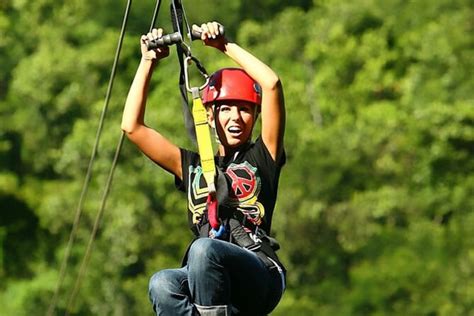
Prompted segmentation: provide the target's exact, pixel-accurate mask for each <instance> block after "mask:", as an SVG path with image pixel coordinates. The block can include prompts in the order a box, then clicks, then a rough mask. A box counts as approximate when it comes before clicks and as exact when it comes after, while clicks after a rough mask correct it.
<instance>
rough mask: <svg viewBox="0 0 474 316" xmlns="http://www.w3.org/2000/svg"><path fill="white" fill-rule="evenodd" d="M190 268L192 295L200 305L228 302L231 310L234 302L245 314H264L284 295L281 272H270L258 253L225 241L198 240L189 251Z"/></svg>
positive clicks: (207, 305) (215, 304)
mask: <svg viewBox="0 0 474 316" xmlns="http://www.w3.org/2000/svg"><path fill="white" fill-rule="evenodd" d="M187 268H188V277H189V288H190V291H191V297H192V298H193V301H194V303H195V304H196V305H197V306H198V309H199V308H201V307H203V306H205V307H215V308H222V306H226V308H227V313H229V312H228V311H229V309H230V307H231V304H232V305H233V306H234V307H237V308H238V309H239V310H240V311H241V313H242V315H262V314H266V313H268V312H269V308H270V305H274V302H275V301H276V302H278V300H279V298H280V296H281V281H280V276H279V275H278V273H276V274H275V273H271V272H269V271H268V269H267V268H266V267H265V265H264V263H263V262H262V261H261V260H260V259H259V258H258V257H257V256H256V255H255V253H253V252H251V251H248V250H246V249H242V248H240V247H239V246H236V245H234V244H231V243H228V242H225V241H221V240H216V239H210V238H200V239H198V240H196V241H195V242H194V243H193V244H192V245H191V248H190V250H189V253H188V265H187ZM270 309H271V308H270ZM210 315H212V314H210ZM215 315H226V314H224V313H221V314H215Z"/></svg>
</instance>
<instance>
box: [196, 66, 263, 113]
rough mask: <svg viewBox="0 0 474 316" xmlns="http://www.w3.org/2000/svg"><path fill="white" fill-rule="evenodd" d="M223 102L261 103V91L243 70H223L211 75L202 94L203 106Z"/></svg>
mask: <svg viewBox="0 0 474 316" xmlns="http://www.w3.org/2000/svg"><path fill="white" fill-rule="evenodd" d="M223 100H239V101H247V102H251V103H253V104H256V105H260V103H261V102H262V89H261V88H260V85H259V84H258V83H257V82H256V81H255V80H253V79H252V77H250V76H249V75H248V74H247V73H246V72H245V71H244V70H243V69H239V68H223V69H221V70H218V71H216V72H215V73H213V74H212V75H211V77H210V79H209V84H208V85H207V86H206V87H205V88H204V90H203V92H202V101H203V103H204V104H205V105H208V104H211V103H214V102H215V101H223Z"/></svg>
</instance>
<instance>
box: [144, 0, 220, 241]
mask: <svg viewBox="0 0 474 316" xmlns="http://www.w3.org/2000/svg"><path fill="white" fill-rule="evenodd" d="M170 10H171V17H172V23H173V30H174V33H173V34H168V35H165V36H163V37H162V38H160V39H158V40H156V41H154V42H153V43H151V44H152V45H151V46H150V45H149V48H153V47H156V46H160V45H172V44H176V52H177V55H178V60H179V64H180V75H179V87H180V92H181V98H182V107H183V116H184V121H185V125H186V129H187V131H188V134H189V136H190V137H191V139H192V140H194V141H195V143H197V147H198V152H199V157H200V162H201V168H202V172H203V176H204V179H205V181H206V185H207V189H208V197H207V201H206V204H207V216H208V220H209V224H210V225H211V228H212V229H211V233H210V235H211V237H215V238H219V237H221V236H222V235H223V234H224V232H225V228H224V226H223V225H222V223H221V221H220V219H219V215H218V204H217V185H216V166H215V161H214V152H213V148H212V138H211V131H210V128H209V125H208V123H207V113H206V109H205V107H204V105H203V103H202V99H201V95H200V91H201V90H202V89H204V88H205V87H206V86H207V84H208V83H209V76H208V74H207V72H206V69H205V68H204V66H203V65H202V64H201V63H200V61H199V60H198V59H197V58H196V57H194V56H193V55H192V52H191V44H189V45H188V44H187V43H186V42H185V38H188V39H189V40H190V41H192V40H193V39H197V38H200V36H199V34H193V33H192V31H191V29H190V27H189V24H188V21H187V19H186V14H185V11H184V8H183V5H182V3H181V1H180V0H173V1H172V2H171V5H170ZM184 27H186V31H187V33H185V32H184ZM191 64H194V65H195V66H196V67H197V69H198V70H199V72H200V74H201V75H202V77H203V78H204V83H203V84H202V85H201V86H191V84H190V80H189V66H190V65H191ZM187 92H189V93H191V95H192V98H193V105H192V114H191V111H190V110H189V105H188V96H187Z"/></svg>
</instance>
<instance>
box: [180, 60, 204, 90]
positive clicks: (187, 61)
mask: <svg viewBox="0 0 474 316" xmlns="http://www.w3.org/2000/svg"><path fill="white" fill-rule="evenodd" d="M194 59H195V58H194V57H193V56H192V55H188V56H186V58H185V59H184V62H183V64H184V80H185V82H186V90H188V92H190V93H192V92H193V89H192V88H191V86H190V85H189V74H188V68H189V65H188V64H191V62H192V61H194ZM201 74H202V76H203V77H204V79H206V81H205V82H204V84H203V85H201V86H200V87H199V91H201V90H202V89H204V88H205V87H206V86H207V85H208V84H209V76H208V75H207V74H203V73H201Z"/></svg>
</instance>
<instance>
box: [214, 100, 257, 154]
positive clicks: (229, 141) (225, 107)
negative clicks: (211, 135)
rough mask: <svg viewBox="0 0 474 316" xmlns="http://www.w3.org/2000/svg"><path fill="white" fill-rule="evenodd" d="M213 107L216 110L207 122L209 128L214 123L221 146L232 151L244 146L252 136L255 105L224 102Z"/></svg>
mask: <svg viewBox="0 0 474 316" xmlns="http://www.w3.org/2000/svg"><path fill="white" fill-rule="evenodd" d="M215 106H216V110H215V111H213V113H209V114H210V115H209V120H210V123H211V126H213V123H214V122H215V127H216V129H217V133H218V135H219V139H220V142H221V144H222V146H224V148H231V149H232V148H236V147H239V146H240V145H243V144H245V143H246V142H247V141H248V140H249V139H250V137H251V136H252V130H253V126H254V124H255V118H256V113H255V105H253V104H252V103H250V102H246V101H225V102H221V103H218V104H216V105H215ZM211 112H212V111H211ZM214 116H217V120H214Z"/></svg>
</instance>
